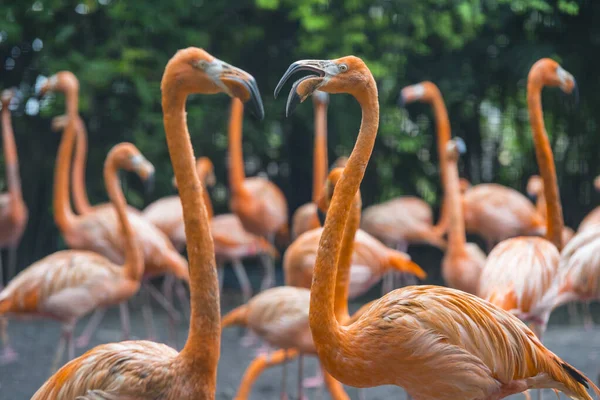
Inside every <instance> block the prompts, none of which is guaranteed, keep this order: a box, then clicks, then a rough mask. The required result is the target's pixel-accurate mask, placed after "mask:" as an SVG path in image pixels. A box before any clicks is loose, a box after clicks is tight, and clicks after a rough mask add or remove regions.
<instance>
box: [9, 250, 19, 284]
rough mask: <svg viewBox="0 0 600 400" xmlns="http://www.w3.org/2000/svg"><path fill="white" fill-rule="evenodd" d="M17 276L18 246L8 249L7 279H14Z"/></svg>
mask: <svg viewBox="0 0 600 400" xmlns="http://www.w3.org/2000/svg"><path fill="white" fill-rule="evenodd" d="M16 274H17V246H12V247H9V248H8V272H7V276H6V279H7V280H9V279H12V278H14V277H15V275H16Z"/></svg>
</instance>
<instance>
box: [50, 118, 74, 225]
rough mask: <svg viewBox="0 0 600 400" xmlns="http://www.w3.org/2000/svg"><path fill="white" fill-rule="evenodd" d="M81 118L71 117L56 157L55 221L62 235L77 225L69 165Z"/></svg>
mask: <svg viewBox="0 0 600 400" xmlns="http://www.w3.org/2000/svg"><path fill="white" fill-rule="evenodd" d="M78 119H79V116H77V115H74V116H71V115H70V116H69V118H68V120H67V126H66V127H65V130H64V132H63V136H62V139H61V141H60V145H59V147H58V155H57V156H56V167H55V170H54V194H53V207H54V221H55V223H56V225H57V226H58V228H59V229H60V231H61V233H62V234H63V235H65V234H66V233H68V232H69V230H70V229H71V228H72V227H73V225H74V224H75V218H76V217H75V214H74V213H73V210H72V209H71V202H70V199H69V165H70V163H71V155H72V153H73V144H74V142H75V133H76V130H77V124H78V122H77V120H78Z"/></svg>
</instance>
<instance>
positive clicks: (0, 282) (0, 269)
mask: <svg viewBox="0 0 600 400" xmlns="http://www.w3.org/2000/svg"><path fill="white" fill-rule="evenodd" d="M6 283H7V284H8V278H7V280H6ZM2 289H4V266H3V265H2V251H0V290H2Z"/></svg>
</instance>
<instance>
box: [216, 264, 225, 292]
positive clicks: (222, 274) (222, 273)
mask: <svg viewBox="0 0 600 400" xmlns="http://www.w3.org/2000/svg"><path fill="white" fill-rule="evenodd" d="M217 278H219V293H223V281H224V279H225V269H224V268H223V265H217Z"/></svg>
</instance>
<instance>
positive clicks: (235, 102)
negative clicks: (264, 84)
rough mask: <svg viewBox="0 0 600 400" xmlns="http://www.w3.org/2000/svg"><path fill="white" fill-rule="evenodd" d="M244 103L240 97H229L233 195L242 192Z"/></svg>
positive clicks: (230, 168) (230, 160)
mask: <svg viewBox="0 0 600 400" xmlns="http://www.w3.org/2000/svg"><path fill="white" fill-rule="evenodd" d="M243 116H244V104H243V103H242V102H241V100H240V99H237V98H233V99H231V114H230V117H229V186H230V188H231V191H232V194H233V195H239V194H242V193H243V192H244V179H246V175H245V174H244V156H243V154H242V119H243Z"/></svg>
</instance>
